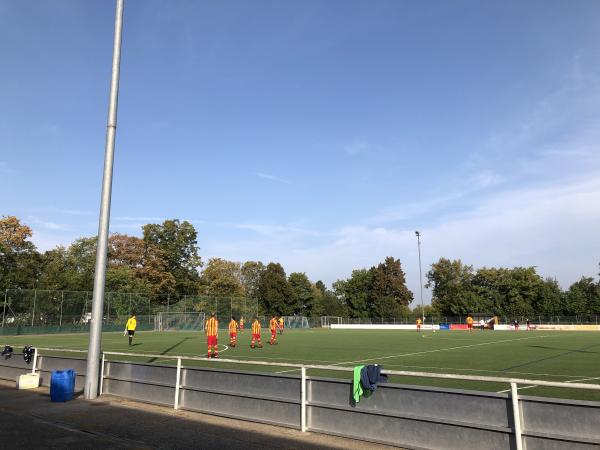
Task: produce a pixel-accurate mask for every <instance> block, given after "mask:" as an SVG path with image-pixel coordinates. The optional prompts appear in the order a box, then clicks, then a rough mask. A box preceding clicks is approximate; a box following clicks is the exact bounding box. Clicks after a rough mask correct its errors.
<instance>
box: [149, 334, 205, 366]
mask: <svg viewBox="0 0 600 450" xmlns="http://www.w3.org/2000/svg"><path fill="white" fill-rule="evenodd" d="M190 339H192V340H193V339H194V338H193V337H184V338H183V339H180V340H179V341H178V342H176V343H175V344H173V345H171V346H170V347H169V348H166V349H165V350H163V351H162V352H161V353H160V354H161V355H166V354H167V353H169V352H170V351H172V350H175V349H176V348H177V347H179V346H180V345H181V344H183V343H184V342H185V341H189V340H190ZM157 359H159V358H151V359H150V360H148V362H149V363H153V362H155V361H156V360H157Z"/></svg>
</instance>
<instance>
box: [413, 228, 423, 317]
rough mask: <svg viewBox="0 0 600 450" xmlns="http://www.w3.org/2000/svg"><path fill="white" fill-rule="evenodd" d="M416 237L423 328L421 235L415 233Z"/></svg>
mask: <svg viewBox="0 0 600 450" xmlns="http://www.w3.org/2000/svg"><path fill="white" fill-rule="evenodd" d="M415 236H417V248H418V250H419V283H420V286H421V318H422V320H423V326H424V325H425V306H423V272H422V270H421V233H419V232H418V231H415Z"/></svg>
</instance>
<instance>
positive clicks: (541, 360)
mask: <svg viewBox="0 0 600 450" xmlns="http://www.w3.org/2000/svg"><path fill="white" fill-rule="evenodd" d="M598 345H600V344H592V345H588V346H586V347H582V348H578V349H574V350H568V351H566V352H563V353H558V354H556V355H552V356H546V357H545V358H539V359H533V360H531V361H528V362H525V363H522V364H517V365H514V366H511V367H506V368H504V369H501V370H500V371H501V372H507V371H509V370H513V369H517V368H519V367H525V366H528V365H530V364H535V363H539V362H543V361H549V360H551V359H556V358H560V357H562V356H567V355H571V354H573V353H586V354H596V353H598V352H587V351H586V350H587V349H589V348H593V347H597V346H598ZM530 347H535V348H543V349H547V350H564V349H558V348H554V347H544V346H539V345H530Z"/></svg>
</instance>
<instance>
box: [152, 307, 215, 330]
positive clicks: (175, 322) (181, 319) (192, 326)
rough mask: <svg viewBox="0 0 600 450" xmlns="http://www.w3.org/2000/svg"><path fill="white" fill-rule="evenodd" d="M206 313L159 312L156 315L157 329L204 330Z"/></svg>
mask: <svg viewBox="0 0 600 450" xmlns="http://www.w3.org/2000/svg"><path fill="white" fill-rule="evenodd" d="M205 317H206V316H205V314H204V313H203V312H196V313H172V312H159V313H158V314H157V315H156V321H155V328H154V329H155V331H186V330H189V331H197V330H204V322H205Z"/></svg>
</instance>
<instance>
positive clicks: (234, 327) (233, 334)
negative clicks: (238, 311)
mask: <svg viewBox="0 0 600 450" xmlns="http://www.w3.org/2000/svg"><path fill="white" fill-rule="evenodd" d="M237 332H238V323H237V322H236V320H235V317H232V318H231V321H230V322H229V345H230V346H231V347H235V346H236V345H237Z"/></svg>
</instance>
